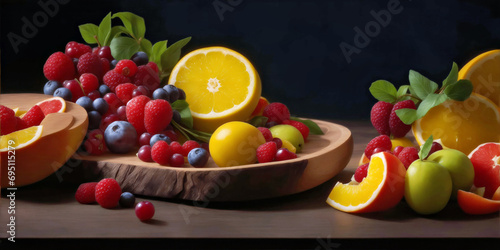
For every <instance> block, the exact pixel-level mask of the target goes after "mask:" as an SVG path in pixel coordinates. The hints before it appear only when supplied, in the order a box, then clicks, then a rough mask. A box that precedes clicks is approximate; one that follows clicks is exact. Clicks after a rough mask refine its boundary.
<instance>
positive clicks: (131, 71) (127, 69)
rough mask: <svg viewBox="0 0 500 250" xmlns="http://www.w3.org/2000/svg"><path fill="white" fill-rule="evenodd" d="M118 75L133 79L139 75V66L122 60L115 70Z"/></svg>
mask: <svg viewBox="0 0 500 250" xmlns="http://www.w3.org/2000/svg"><path fill="white" fill-rule="evenodd" d="M114 70H115V71H116V72H117V73H118V74H122V75H124V76H126V77H133V76H134V75H135V73H137V65H135V63H134V61H132V60H129V59H123V60H120V61H119V62H118V63H117V64H116V67H115V69H114Z"/></svg>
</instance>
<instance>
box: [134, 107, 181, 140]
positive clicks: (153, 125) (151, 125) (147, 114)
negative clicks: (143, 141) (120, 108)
mask: <svg viewBox="0 0 500 250" xmlns="http://www.w3.org/2000/svg"><path fill="white" fill-rule="evenodd" d="M127 110H128V107H127ZM172 112H173V111H172V107H171V106H170V103H168V102H167V101H166V100H163V99H157V100H152V101H149V102H148V103H146V106H145V107H144V127H146V130H147V131H148V133H150V134H152V135H154V134H158V133H160V132H162V131H163V130H165V128H166V127H167V126H168V124H170V121H171V120H172V116H173V113H172Z"/></svg>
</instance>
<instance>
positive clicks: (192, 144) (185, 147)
mask: <svg viewBox="0 0 500 250" xmlns="http://www.w3.org/2000/svg"><path fill="white" fill-rule="evenodd" d="M199 147H200V144H199V143H198V142H197V141H193V140H189V141H186V142H184V144H182V155H183V156H186V157H187V156H188V154H189V152H191V150H193V149H195V148H199Z"/></svg>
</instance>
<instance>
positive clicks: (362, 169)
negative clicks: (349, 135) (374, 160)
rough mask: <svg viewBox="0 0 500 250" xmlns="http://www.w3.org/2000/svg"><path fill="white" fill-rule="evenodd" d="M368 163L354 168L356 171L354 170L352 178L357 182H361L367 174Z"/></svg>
mask: <svg viewBox="0 0 500 250" xmlns="http://www.w3.org/2000/svg"><path fill="white" fill-rule="evenodd" d="M368 165H370V164H369V163H366V164H363V165H361V166H359V167H358V168H356V172H354V180H355V181H357V182H358V183H360V182H362V181H363V179H364V178H365V177H366V176H367V175H368Z"/></svg>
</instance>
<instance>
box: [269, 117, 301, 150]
mask: <svg viewBox="0 0 500 250" xmlns="http://www.w3.org/2000/svg"><path fill="white" fill-rule="evenodd" d="M269 130H270V131H271V134H273V137H274V138H280V139H281V140H287V141H289V142H290V143H291V144H292V145H293V146H294V147H295V148H296V149H297V153H300V151H302V146H303V145H304V137H303V136H302V134H301V133H300V131H299V130H298V129H297V128H295V127H294V126H292V125H287V124H280V125H275V126H272V127H271V128H270V129H269Z"/></svg>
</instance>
